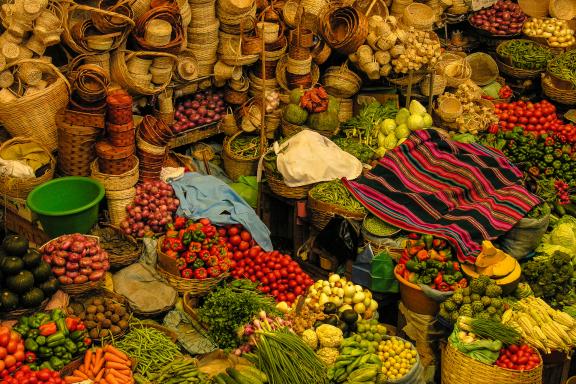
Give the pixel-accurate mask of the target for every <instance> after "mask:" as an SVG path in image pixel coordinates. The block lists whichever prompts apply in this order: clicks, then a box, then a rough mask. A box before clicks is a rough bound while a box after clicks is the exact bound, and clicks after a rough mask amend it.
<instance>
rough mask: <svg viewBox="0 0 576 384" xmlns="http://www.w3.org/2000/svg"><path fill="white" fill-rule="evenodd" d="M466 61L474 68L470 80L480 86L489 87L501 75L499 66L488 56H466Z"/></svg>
mask: <svg viewBox="0 0 576 384" xmlns="http://www.w3.org/2000/svg"><path fill="white" fill-rule="evenodd" d="M466 61H468V64H470V68H472V75H471V76H470V78H471V79H472V81H474V82H475V83H476V84H477V85H479V86H484V85H488V84H490V83H491V82H493V81H494V80H496V78H497V77H498V75H499V72H498V64H497V63H496V61H495V60H494V59H493V58H492V57H491V56H490V55H488V54H486V53H482V52H476V53H473V54H471V55H468V56H466Z"/></svg>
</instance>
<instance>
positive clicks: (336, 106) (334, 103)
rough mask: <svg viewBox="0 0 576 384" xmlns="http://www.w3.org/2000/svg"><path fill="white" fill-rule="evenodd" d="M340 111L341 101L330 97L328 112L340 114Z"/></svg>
mask: <svg viewBox="0 0 576 384" xmlns="http://www.w3.org/2000/svg"><path fill="white" fill-rule="evenodd" d="M339 111H340V101H338V99H337V98H335V97H334V96H328V112H334V113H338V112H339Z"/></svg>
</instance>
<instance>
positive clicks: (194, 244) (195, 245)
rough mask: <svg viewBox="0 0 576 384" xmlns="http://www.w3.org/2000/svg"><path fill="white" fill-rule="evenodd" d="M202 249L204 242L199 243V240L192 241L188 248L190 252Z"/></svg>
mask: <svg viewBox="0 0 576 384" xmlns="http://www.w3.org/2000/svg"><path fill="white" fill-rule="evenodd" d="M201 249H202V244H200V243H198V242H194V241H193V242H191V243H190V245H189V246H188V250H189V251H190V252H200V250H201Z"/></svg>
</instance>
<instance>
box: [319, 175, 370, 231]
mask: <svg viewBox="0 0 576 384" xmlns="http://www.w3.org/2000/svg"><path fill="white" fill-rule="evenodd" d="M308 207H309V208H310V211H311V217H310V221H311V223H312V225H313V226H314V227H315V228H316V229H319V230H322V229H324V227H325V226H326V225H327V224H328V222H329V221H330V220H331V219H332V218H333V217H335V216H337V215H338V216H342V217H344V218H347V219H351V220H357V221H360V220H363V219H364V217H365V216H366V209H365V208H364V207H363V206H362V204H360V202H359V201H358V200H356V199H355V198H354V196H353V195H352V194H351V193H350V192H349V191H348V190H347V189H346V187H345V186H344V184H342V182H341V181H340V180H332V181H328V182H325V183H318V184H316V185H315V186H314V187H313V188H312V189H311V190H310V191H309V192H308Z"/></svg>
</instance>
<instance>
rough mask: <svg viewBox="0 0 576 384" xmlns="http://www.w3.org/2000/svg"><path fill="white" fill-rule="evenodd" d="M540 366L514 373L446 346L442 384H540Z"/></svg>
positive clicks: (443, 351)
mask: <svg viewBox="0 0 576 384" xmlns="http://www.w3.org/2000/svg"><path fill="white" fill-rule="evenodd" d="M542 371H543V368H542V358H540V364H539V365H538V366H537V367H536V368H534V369H531V370H529V371H516V370H512V369H506V368H500V367H498V366H496V365H488V364H484V363H481V362H480V361H478V360H475V359H473V358H471V357H468V356H466V355H465V354H463V353H462V352H460V351H458V350H457V349H456V348H454V347H453V346H452V345H450V344H448V345H446V346H445V347H444V348H443V349H442V384H460V383H467V384H486V383H507V384H542Z"/></svg>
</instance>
